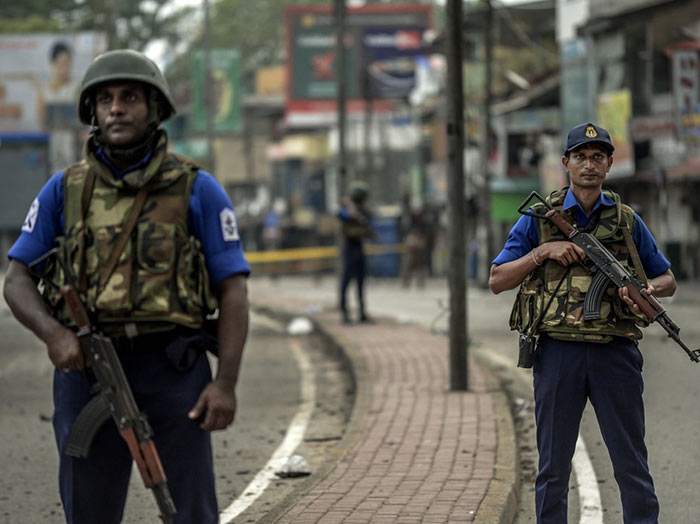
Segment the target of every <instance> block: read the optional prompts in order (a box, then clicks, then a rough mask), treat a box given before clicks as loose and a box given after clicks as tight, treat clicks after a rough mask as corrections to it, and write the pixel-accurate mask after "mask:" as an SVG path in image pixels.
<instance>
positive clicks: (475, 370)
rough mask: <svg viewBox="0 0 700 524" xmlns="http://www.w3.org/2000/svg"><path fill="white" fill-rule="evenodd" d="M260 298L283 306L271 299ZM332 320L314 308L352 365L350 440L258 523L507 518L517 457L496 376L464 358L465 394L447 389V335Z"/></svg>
mask: <svg viewBox="0 0 700 524" xmlns="http://www.w3.org/2000/svg"><path fill="white" fill-rule="evenodd" d="M256 298H257V299H260V298H261V297H260V294H257V297H256ZM266 298H267V299H269V301H267V300H266ZM259 302H260V304H258V303H257V302H253V305H254V306H258V305H263V306H265V307H269V305H270V304H274V306H273V307H274V308H284V304H280V301H279V297H272V296H269V297H264V296H263V298H262V300H259ZM302 304H303V301H300V302H296V301H295V303H294V304H293V307H294V309H295V310H296V311H299V309H298V308H299V306H300V305H302ZM287 305H288V306H289V305H290V304H289V303H288V304H287ZM338 317H339V315H338V314H337V313H336V312H320V313H318V314H315V315H312V319H313V320H314V322H315V323H316V325H317V326H318V327H319V328H320V329H321V330H322V331H325V333H326V334H327V335H329V336H330V337H331V339H333V340H334V341H335V342H336V343H337V344H338V345H339V346H340V347H342V348H343V350H344V351H345V353H346V354H347V356H348V357H349V360H350V362H351V363H352V366H353V368H354V374H355V380H356V387H357V398H356V405H355V409H354V411H353V415H352V420H351V422H350V425H351V426H352V429H349V433H350V435H349V437H350V439H351V440H352V442H348V451H347V453H346V454H345V455H344V456H342V457H341V458H340V460H339V461H337V462H336V463H335V464H334V465H333V466H331V467H330V470H329V471H328V472H327V474H325V475H324V476H323V478H319V479H316V483H315V484H311V485H309V487H308V491H307V492H306V493H304V494H303V495H298V496H297V497H296V498H294V499H293V500H288V501H287V504H288V505H287V507H285V508H283V509H278V510H277V511H275V512H273V514H272V515H270V516H269V520H268V519H265V522H277V523H291V524H309V523H319V524H334V523H338V524H355V523H356V524H366V523H384V522H386V523H389V522H392V523H401V522H406V523H409V522H422V523H446V522H476V523H481V524H486V523H488V524H499V523H506V522H510V521H511V520H512V516H513V515H514V511H515V501H516V500H517V494H516V493H515V486H516V483H515V468H517V457H516V455H515V443H514V440H513V439H514V437H513V429H512V421H511V420H510V412H509V410H508V406H507V402H506V400H505V396H504V394H503V393H502V392H501V389H500V387H499V386H498V384H497V383H496V381H495V379H494V378H493V377H492V376H490V375H489V374H488V372H487V371H486V370H485V369H484V368H483V367H482V365H481V364H480V363H478V362H476V361H474V360H472V362H471V363H470V377H469V382H470V391H467V392H451V391H449V390H448V385H449V377H448V341H447V338H446V337H444V336H439V335H433V334H431V333H429V332H428V331H427V330H425V329H423V328H420V327H417V326H414V325H410V324H397V323H395V322H394V321H391V320H385V319H381V320H380V321H379V322H377V323H376V324H371V325H354V326H345V325H343V324H341V323H340V322H339V318H338Z"/></svg>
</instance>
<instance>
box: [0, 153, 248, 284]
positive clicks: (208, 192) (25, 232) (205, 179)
mask: <svg viewBox="0 0 700 524" xmlns="http://www.w3.org/2000/svg"><path fill="white" fill-rule="evenodd" d="M144 160H146V161H147V159H144ZM140 164H141V163H139V164H138V165H137V166H134V168H136V167H138V166H139V165H140ZM110 167H111V166H110ZM130 170H131V169H128V170H127V171H125V172H123V173H120V174H117V176H119V175H121V176H123V175H124V174H125V173H126V172H128V171H130ZM187 222H188V227H189V230H190V233H191V234H194V236H195V237H197V238H198V239H199V240H200V242H201V243H202V251H203V253H204V256H205V258H206V262H207V270H208V271H209V276H210V278H211V282H212V284H213V285H217V284H219V283H220V282H221V281H222V280H224V279H226V278H228V277H230V276H233V275H236V274H245V275H248V274H249V273H250V266H249V265H248V262H247V261H246V259H245V255H244V254H243V249H242V247H241V240H240V237H239V234H238V225H237V222H236V215H235V214H234V211H233V205H232V204H231V200H230V199H229V198H228V195H226V193H225V192H224V190H223V188H222V187H221V186H220V185H219V183H218V182H217V181H216V180H215V179H214V177H213V176H211V175H210V174H209V173H207V172H205V171H202V170H200V171H199V173H198V174H197V177H196V178H195V179H194V183H193V186H192V194H191V196H190V205H189V213H188V216H187ZM64 234H65V218H64V215H63V171H59V172H58V173H56V174H55V175H54V176H53V177H51V179H50V180H49V181H48V182H47V183H46V185H45V186H44V187H43V188H42V189H41V191H40V192H39V195H38V196H37V197H36V199H35V200H34V202H33V203H32V205H31V208H30V210H29V214H28V215H27V218H26V219H25V221H24V224H23V225H22V233H21V234H20V236H19V238H18V239H17V241H16V242H15V244H14V245H13V246H12V248H11V249H10V251H9V253H8V256H9V258H13V259H17V260H18V261H20V262H22V263H24V264H29V263H30V262H32V261H33V260H36V259H37V258H39V257H40V256H41V255H43V254H44V253H46V252H47V251H48V250H49V249H51V248H52V247H54V244H55V239H56V237H58V236H61V235H64Z"/></svg>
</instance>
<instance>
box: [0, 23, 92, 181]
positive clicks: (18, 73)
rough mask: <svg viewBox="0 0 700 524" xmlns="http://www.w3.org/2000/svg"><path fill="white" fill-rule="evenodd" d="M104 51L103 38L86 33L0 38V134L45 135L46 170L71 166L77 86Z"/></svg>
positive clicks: (76, 138) (76, 148) (77, 134)
mask: <svg viewBox="0 0 700 524" xmlns="http://www.w3.org/2000/svg"><path fill="white" fill-rule="evenodd" d="M105 49H106V41H105V38H104V35H102V34H99V33H91V32H83V33H74V34H52V33H38V34H16V35H3V36H0V132H6V133H37V132H40V131H42V132H48V136H49V168H50V170H51V171H55V170H57V169H59V168H63V167H66V166H67V165H69V164H71V163H73V162H75V161H76V160H77V159H78V157H79V154H80V146H81V141H82V136H81V133H83V132H84V129H85V126H83V125H82V124H81V123H80V121H79V120H78V107H77V106H78V96H79V90H80V82H81V80H82V78H83V75H84V74H85V71H86V70H87V68H88V66H89V65H90V64H91V63H92V60H93V58H94V57H95V56H97V55H98V54H99V53H101V52H103V51H104V50H105Z"/></svg>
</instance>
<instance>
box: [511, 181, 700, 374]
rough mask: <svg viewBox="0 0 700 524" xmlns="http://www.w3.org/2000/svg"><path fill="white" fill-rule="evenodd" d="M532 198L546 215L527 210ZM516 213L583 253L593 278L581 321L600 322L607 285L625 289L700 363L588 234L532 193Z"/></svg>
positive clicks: (699, 354)
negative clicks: (547, 226) (549, 227)
mask: <svg viewBox="0 0 700 524" xmlns="http://www.w3.org/2000/svg"><path fill="white" fill-rule="evenodd" d="M533 198H535V199H537V200H539V201H540V203H541V204H543V205H544V207H545V208H546V209H547V212H546V213H537V212H534V211H533V210H532V209H530V210H529V211H528V208H530V202H531V201H532V199H533ZM518 212H519V213H520V214H522V215H528V216H531V217H535V218H542V219H546V220H549V221H550V222H552V223H553V224H554V225H555V226H556V227H557V228H559V230H560V231H561V232H562V233H564V234H565V235H566V236H567V238H568V239H569V240H570V241H571V242H573V243H574V244H576V245H577V246H579V247H580V248H581V249H583V251H584V253H585V254H586V259H585V260H584V261H583V262H582V263H583V265H584V267H586V269H588V271H589V272H590V273H591V274H592V275H593V281H592V282H591V285H590V287H589V288H588V291H587V292H586V297H585V299H584V303H583V319H584V320H585V321H589V320H598V319H599V318H600V303H601V300H602V299H603V293H604V292H605V290H606V289H607V288H608V286H609V285H610V284H613V285H615V286H616V287H617V288H618V289H619V288H626V289H627V293H628V294H629V297H630V298H631V299H632V301H633V302H634V303H635V304H637V306H639V309H640V311H641V312H642V313H643V314H644V316H646V317H647V319H649V322H658V323H659V324H660V325H661V327H662V328H664V330H666V333H668V336H669V338H672V339H673V340H674V341H675V342H676V343H677V344H678V345H679V346H680V347H682V348H683V351H685V352H686V353H687V354H688V356H689V357H690V360H692V361H693V362H700V349H695V350H692V349H690V348H688V346H686V345H685V344H684V343H683V341H682V340H681V338H680V336H679V332H680V328H679V327H678V326H677V325H676V323H675V322H673V320H671V319H670V318H669V316H668V314H667V313H666V310H665V309H664V308H663V306H662V305H661V304H660V303H659V301H658V300H656V298H655V297H654V296H653V295H647V294H646V293H643V291H644V290H645V289H646V286H645V285H644V284H643V283H642V282H641V281H640V280H639V279H638V278H636V277H635V276H634V275H632V274H631V273H630V272H629V271H627V269H626V268H625V267H624V266H623V265H622V264H621V263H620V262H619V261H618V260H617V259H616V258H615V257H614V256H613V255H612V254H611V253H610V251H608V249H607V248H606V247H605V246H604V245H603V244H602V243H601V242H600V240H598V239H597V238H596V237H595V236H593V235H592V234H591V233H586V232H582V231H580V230H579V229H578V228H577V227H576V226H575V225H572V224H570V223H569V222H568V221H567V220H566V219H565V218H564V216H563V215H562V214H561V213H560V212H558V211H557V210H556V209H554V208H553V207H552V206H551V205H550V204H549V202H547V201H546V200H545V199H544V198H542V196H540V194H539V193H537V192H536V191H533V192H532V193H530V196H529V197H527V199H526V200H525V201H524V202H523V203H522V204H521V205H520V207H519V208H518Z"/></svg>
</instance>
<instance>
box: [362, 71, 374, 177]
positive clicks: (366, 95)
mask: <svg viewBox="0 0 700 524" xmlns="http://www.w3.org/2000/svg"><path fill="white" fill-rule="evenodd" d="M362 98H363V100H364V103H365V115H364V122H363V126H362V127H363V135H364V136H363V141H362V146H363V148H364V156H365V169H364V180H365V182H366V183H367V184H370V185H371V183H372V173H373V171H374V169H373V165H372V147H371V144H370V142H371V137H372V79H371V78H370V76H369V64H365V67H364V68H363V71H362Z"/></svg>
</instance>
